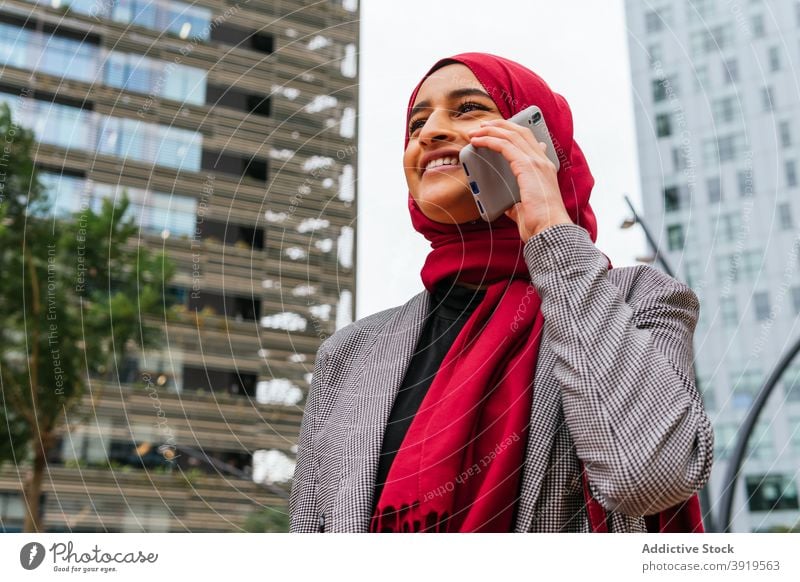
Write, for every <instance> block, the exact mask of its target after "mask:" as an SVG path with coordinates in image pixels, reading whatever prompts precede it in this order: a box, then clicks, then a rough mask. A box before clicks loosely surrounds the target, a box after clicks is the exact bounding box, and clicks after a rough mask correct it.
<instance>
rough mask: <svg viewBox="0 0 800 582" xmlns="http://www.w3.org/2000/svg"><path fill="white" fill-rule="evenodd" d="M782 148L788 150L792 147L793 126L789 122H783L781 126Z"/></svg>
mask: <svg viewBox="0 0 800 582" xmlns="http://www.w3.org/2000/svg"><path fill="white" fill-rule="evenodd" d="M779 131H780V134H781V146H783V147H785V148H788V147H791V145H792V126H791V124H790V123H789V122H788V121H781V123H780V125H779Z"/></svg>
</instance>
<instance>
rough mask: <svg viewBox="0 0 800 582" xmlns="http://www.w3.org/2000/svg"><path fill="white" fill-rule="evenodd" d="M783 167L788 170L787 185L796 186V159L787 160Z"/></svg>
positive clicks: (789, 186)
mask: <svg viewBox="0 0 800 582" xmlns="http://www.w3.org/2000/svg"><path fill="white" fill-rule="evenodd" d="M783 167H784V170H785V172H786V186H787V187H788V188H794V187H795V186H797V164H796V163H795V161H794V160H786V162H784V164H783Z"/></svg>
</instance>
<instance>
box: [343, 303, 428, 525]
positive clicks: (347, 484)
mask: <svg viewBox="0 0 800 582" xmlns="http://www.w3.org/2000/svg"><path fill="white" fill-rule="evenodd" d="M429 305H430V295H429V294H428V292H427V291H426V290H424V291H422V292H421V293H419V294H417V295H415V296H414V297H412V298H411V299H410V300H409V301H408V302H407V303H406V304H405V305H403V306H401V307H400V308H399V309H397V311H396V312H395V313H394V315H392V317H391V318H390V319H389V321H388V322H387V323H386V325H385V326H384V327H383V329H382V330H381V332H380V333H379V334H378V335H377V336H376V338H375V341H374V342H373V343H372V347H371V349H370V350H369V352H368V353H367V354H366V357H365V360H364V364H363V367H362V369H361V371H360V374H359V375H360V381H359V382H358V383H357V386H358V389H357V393H356V395H355V405H354V406H353V407H352V409H351V414H350V418H349V422H348V423H347V424H348V437H347V442H346V443H345V447H344V454H343V458H342V471H341V473H340V475H341V482H340V484H339V492H338V494H337V497H336V507H337V508H338V509H339V511H338V512H336V513H337V515H335V516H334V517H335V521H336V522H338V523H336V524H332V525H333V526H334V527H335V529H336V530H337V531H349V532H366V531H368V530H369V521H370V517H371V515H372V503H373V495H374V491H375V479H376V474H377V471H378V461H379V457H380V453H381V447H382V444H383V435H384V431H385V429H386V424H387V422H388V421H389V414H390V412H391V408H392V405H393V404H394V399H395V396H396V395H397V392H398V391H399V389H400V385H401V384H402V382H403V378H404V377H405V372H406V369H407V368H408V366H409V364H410V363H411V357H412V355H413V353H414V348H415V347H416V344H417V340H418V339H419V336H420V334H421V333H422V325H423V323H424V320H425V316H426V315H427V313H428V309H429Z"/></svg>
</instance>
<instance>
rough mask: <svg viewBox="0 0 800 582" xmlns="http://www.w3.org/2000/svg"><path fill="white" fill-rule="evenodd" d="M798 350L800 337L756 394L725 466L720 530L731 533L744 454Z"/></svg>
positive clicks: (799, 350)
mask: <svg viewBox="0 0 800 582" xmlns="http://www.w3.org/2000/svg"><path fill="white" fill-rule="evenodd" d="M797 352H800V338H798V339H797V340H796V341H795V342H794V345H792V347H791V348H789V350H788V351H787V352H786V353H785V354H784V355H783V357H782V358H781V359H780V361H779V362H778V364H777V365H776V366H775V368H774V369H773V370H772V373H771V374H770V375H769V378H768V379H767V381H766V382H765V383H764V386H762V387H761V390H759V392H758V396H756V400H755V402H753V406H752V407H751V408H750V412H748V413H747V417H746V418H745V420H744V424H743V425H742V428H741V430H740V431H739V436H738V438H737V440H736V447H735V448H734V449H733V454H732V455H731V460H730V461H729V462H728V466H727V467H725V480H724V481H723V482H722V483H723V485H724V487H723V489H722V499H721V501H720V506H721V510H722V515H721V516H720V523H719V531H721V532H723V533H730V529H731V517H732V516H731V513H732V511H733V498H734V494H735V493H736V481H737V480H738V479H739V473H740V472H741V470H742V462H743V461H744V454H745V452H746V451H747V442H748V441H749V440H750V435H751V434H752V432H753V429H754V428H755V426H756V422H758V417H759V415H760V414H761V411H762V410H763V409H764V407H765V406H766V404H767V400H769V397H770V395H771V394H772V392H773V391H774V390H775V387H776V386H777V385H778V382H779V381H780V379H781V377H782V376H783V373H784V372H785V371H786V368H788V367H789V364H791V363H792V360H794V357H795V356H796V355H797Z"/></svg>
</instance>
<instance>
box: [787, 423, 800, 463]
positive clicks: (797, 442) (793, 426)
mask: <svg viewBox="0 0 800 582" xmlns="http://www.w3.org/2000/svg"><path fill="white" fill-rule="evenodd" d="M789 430H790V431H791V434H790V435H789V442H790V447H791V449H792V452H793V453H794V454H795V455H800V416H794V417H789Z"/></svg>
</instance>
